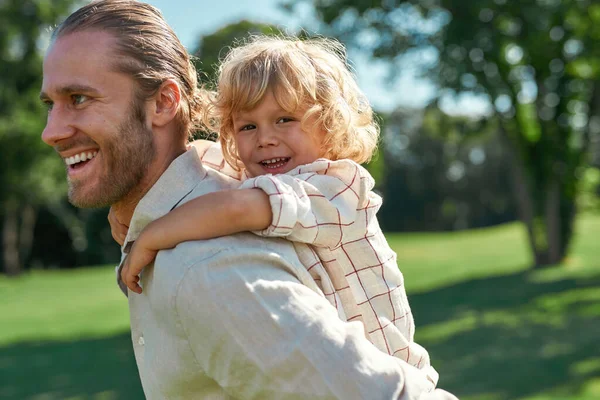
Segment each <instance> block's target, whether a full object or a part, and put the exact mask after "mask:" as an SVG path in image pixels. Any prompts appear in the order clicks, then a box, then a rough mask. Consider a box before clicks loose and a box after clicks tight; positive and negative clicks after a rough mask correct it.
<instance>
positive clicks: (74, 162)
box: [64, 151, 98, 169]
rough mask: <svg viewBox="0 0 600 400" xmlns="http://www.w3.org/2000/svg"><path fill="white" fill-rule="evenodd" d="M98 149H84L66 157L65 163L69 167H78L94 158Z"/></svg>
mask: <svg viewBox="0 0 600 400" xmlns="http://www.w3.org/2000/svg"><path fill="white" fill-rule="evenodd" d="M96 154H98V151H83V152H81V153H79V154H76V155H74V156H71V157H67V158H65V159H64V160H65V163H66V164H67V166H68V167H69V168H73V169H77V168H80V167H82V166H84V165H85V164H87V163H88V161H90V160H91V159H92V158H94V157H96Z"/></svg>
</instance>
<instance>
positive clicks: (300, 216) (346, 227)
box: [240, 159, 381, 250]
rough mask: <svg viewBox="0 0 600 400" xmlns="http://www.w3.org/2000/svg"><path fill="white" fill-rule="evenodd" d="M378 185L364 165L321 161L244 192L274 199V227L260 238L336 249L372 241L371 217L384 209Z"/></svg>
mask: <svg viewBox="0 0 600 400" xmlns="http://www.w3.org/2000/svg"><path fill="white" fill-rule="evenodd" d="M373 186H374V181H373V178H372V177H371V175H370V174H369V173H368V172H367V170H365V169H364V168H363V167H361V166H360V165H359V164H357V163H355V162H353V161H350V160H338V161H330V160H325V159H319V160H317V161H315V162H313V163H311V164H307V165H305V166H301V167H298V168H296V169H295V170H293V171H291V172H290V173H288V174H281V175H261V176H258V177H255V178H250V179H247V180H245V181H244V182H243V183H242V185H241V186H240V189H247V188H259V189H261V190H263V191H264V192H265V193H266V194H267V195H268V196H269V201H270V203H271V210H272V212H273V220H272V222H271V225H270V226H269V227H268V228H267V229H265V230H263V231H257V232H254V233H256V234H258V235H260V236H267V237H285V238H286V239H288V240H292V241H297V242H302V243H307V244H311V245H314V246H320V247H327V248H329V249H331V250H333V249H335V248H337V247H338V246H340V245H341V244H342V243H347V242H349V241H353V240H358V239H361V238H364V237H365V236H366V233H367V226H368V219H369V215H373V214H374V212H376V211H377V210H378V209H379V207H381V197H379V196H378V195H377V194H375V193H373V192H372V189H373Z"/></svg>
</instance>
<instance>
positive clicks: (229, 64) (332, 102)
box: [204, 36, 379, 169]
mask: <svg viewBox="0 0 600 400" xmlns="http://www.w3.org/2000/svg"><path fill="white" fill-rule="evenodd" d="M268 90H272V92H273V95H274V97H275V99H276V101H277V102H278V103H279V105H280V106H281V107H282V108H283V109H284V110H286V111H287V112H298V111H299V112H304V116H303V118H302V121H301V124H302V129H303V130H304V131H305V132H307V133H308V134H312V135H315V134H318V133H319V132H324V140H323V150H324V154H323V156H324V157H325V158H329V159H331V160H337V159H342V158H347V159H351V160H353V161H355V162H357V163H364V162H367V161H369V160H370V159H371V157H372V155H373V153H374V151H375V149H376V147H377V141H378V138H379V126H378V124H377V122H376V121H375V120H374V118H373V110H372V109H371V106H370V104H369V101H368V100H367V98H366V96H365V95H364V94H363V93H362V91H361V90H360V89H359V88H358V85H357V83H356V80H355V78H354V75H353V74H352V73H351V72H350V70H349V68H348V65H347V63H346V51H345V48H344V46H343V45H342V44H340V43H339V42H337V41H335V40H332V39H325V38H318V39H309V40H300V39H298V38H296V37H288V36H286V37H281V36H279V37H273V36H252V37H250V38H249V39H248V40H247V41H246V42H245V43H243V44H242V45H240V46H238V47H235V48H233V49H232V50H231V51H230V52H229V53H228V54H227V56H226V57H225V59H224V60H223V61H222V62H221V64H220V67H219V76H218V82H217V91H216V92H214V93H213V97H212V100H211V101H210V102H209V105H208V106H207V107H206V110H205V115H204V123H205V124H206V125H207V126H208V127H209V128H210V129H212V130H214V131H215V132H218V133H219V140H220V141H221V145H222V151H223V155H224V157H225V160H226V161H227V162H228V163H229V164H230V165H231V166H232V167H233V168H236V169H239V168H240V167H241V166H242V164H241V161H240V160H239V158H238V156H237V154H238V153H237V149H236V145H235V131H234V127H233V113H234V112H239V111H249V110H252V109H253V108H254V107H256V106H257V105H258V103H260V101H261V100H262V99H263V97H264V95H265V94H266V92H267V91H268ZM308 121H310V124H309V123H308ZM309 125H310V126H309Z"/></svg>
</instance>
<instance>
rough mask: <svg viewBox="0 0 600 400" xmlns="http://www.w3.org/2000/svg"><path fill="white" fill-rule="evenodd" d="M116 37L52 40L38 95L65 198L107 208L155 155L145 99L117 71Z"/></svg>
mask: <svg viewBox="0 0 600 400" xmlns="http://www.w3.org/2000/svg"><path fill="white" fill-rule="evenodd" d="M114 48H115V39H114V37H113V36H112V35H110V34H108V33H105V32H100V31H93V32H87V31H83V32H76V33H71V34H67V35H66V36H64V37H60V38H59V39H57V40H56V42H55V43H54V44H52V46H51V48H50V49H49V51H48V53H47V55H46V58H45V60H44V80H43V83H42V91H41V95H40V98H41V99H42V101H43V102H44V103H45V104H47V105H48V108H49V111H48V120H47V123H46V128H45V129H44V131H43V133H42V140H44V142H46V143H47V144H48V145H50V146H52V147H54V149H55V150H56V151H57V152H58V154H59V155H60V157H61V158H62V159H63V161H64V162H65V166H66V169H67V180H68V182H69V201H70V202H71V203H72V204H74V205H75V206H77V207H105V206H108V205H111V204H115V203H117V202H119V201H121V200H123V199H124V198H125V197H126V196H127V195H128V194H130V193H133V192H134V191H135V190H136V189H138V188H139V186H140V183H141V181H142V179H143V178H144V176H145V175H146V172H147V169H148V167H149V165H150V163H151V162H152V160H153V158H154V154H155V148H154V142H153V135H152V129H151V123H150V122H149V121H148V120H147V118H146V108H145V107H146V103H145V102H143V101H139V100H137V99H136V98H135V96H134V89H135V82H134V80H133V78H131V77H130V76H127V75H125V74H122V73H119V72H115V69H114V65H115V61H116V57H117V55H116V54H115V52H114Z"/></svg>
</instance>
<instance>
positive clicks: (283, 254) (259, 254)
mask: <svg viewBox="0 0 600 400" xmlns="http://www.w3.org/2000/svg"><path fill="white" fill-rule="evenodd" d="M259 266H261V267H264V268H269V267H271V268H275V269H286V270H288V271H290V272H292V273H293V274H294V275H298V273H297V272H298V271H299V270H300V269H304V267H303V266H302V264H301V263H300V261H299V259H298V255H297V254H296V251H295V250H294V246H293V245H292V243H291V242H289V241H287V240H284V239H277V238H272V239H265V238H261V237H259V236H256V235H254V234H252V233H238V234H235V235H229V236H223V237H219V238H214V239H208V240H193V241H188V242H183V243H180V244H178V245H177V246H176V247H175V248H173V249H170V250H163V251H160V252H159V253H158V256H157V258H156V261H155V263H154V275H155V280H157V279H159V280H160V279H164V280H165V283H166V282H167V281H171V282H173V283H175V282H176V281H178V280H181V279H185V278H186V276H189V275H190V270H192V269H193V270H195V271H192V273H191V274H192V275H195V273H197V272H202V273H204V272H207V271H208V272H211V273H213V272H215V273H221V272H223V273H230V272H231V271H235V270H242V272H243V273H245V272H246V271H243V270H244V269H248V268H257V267H259ZM215 269H218V270H215ZM265 278H268V277H265Z"/></svg>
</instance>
